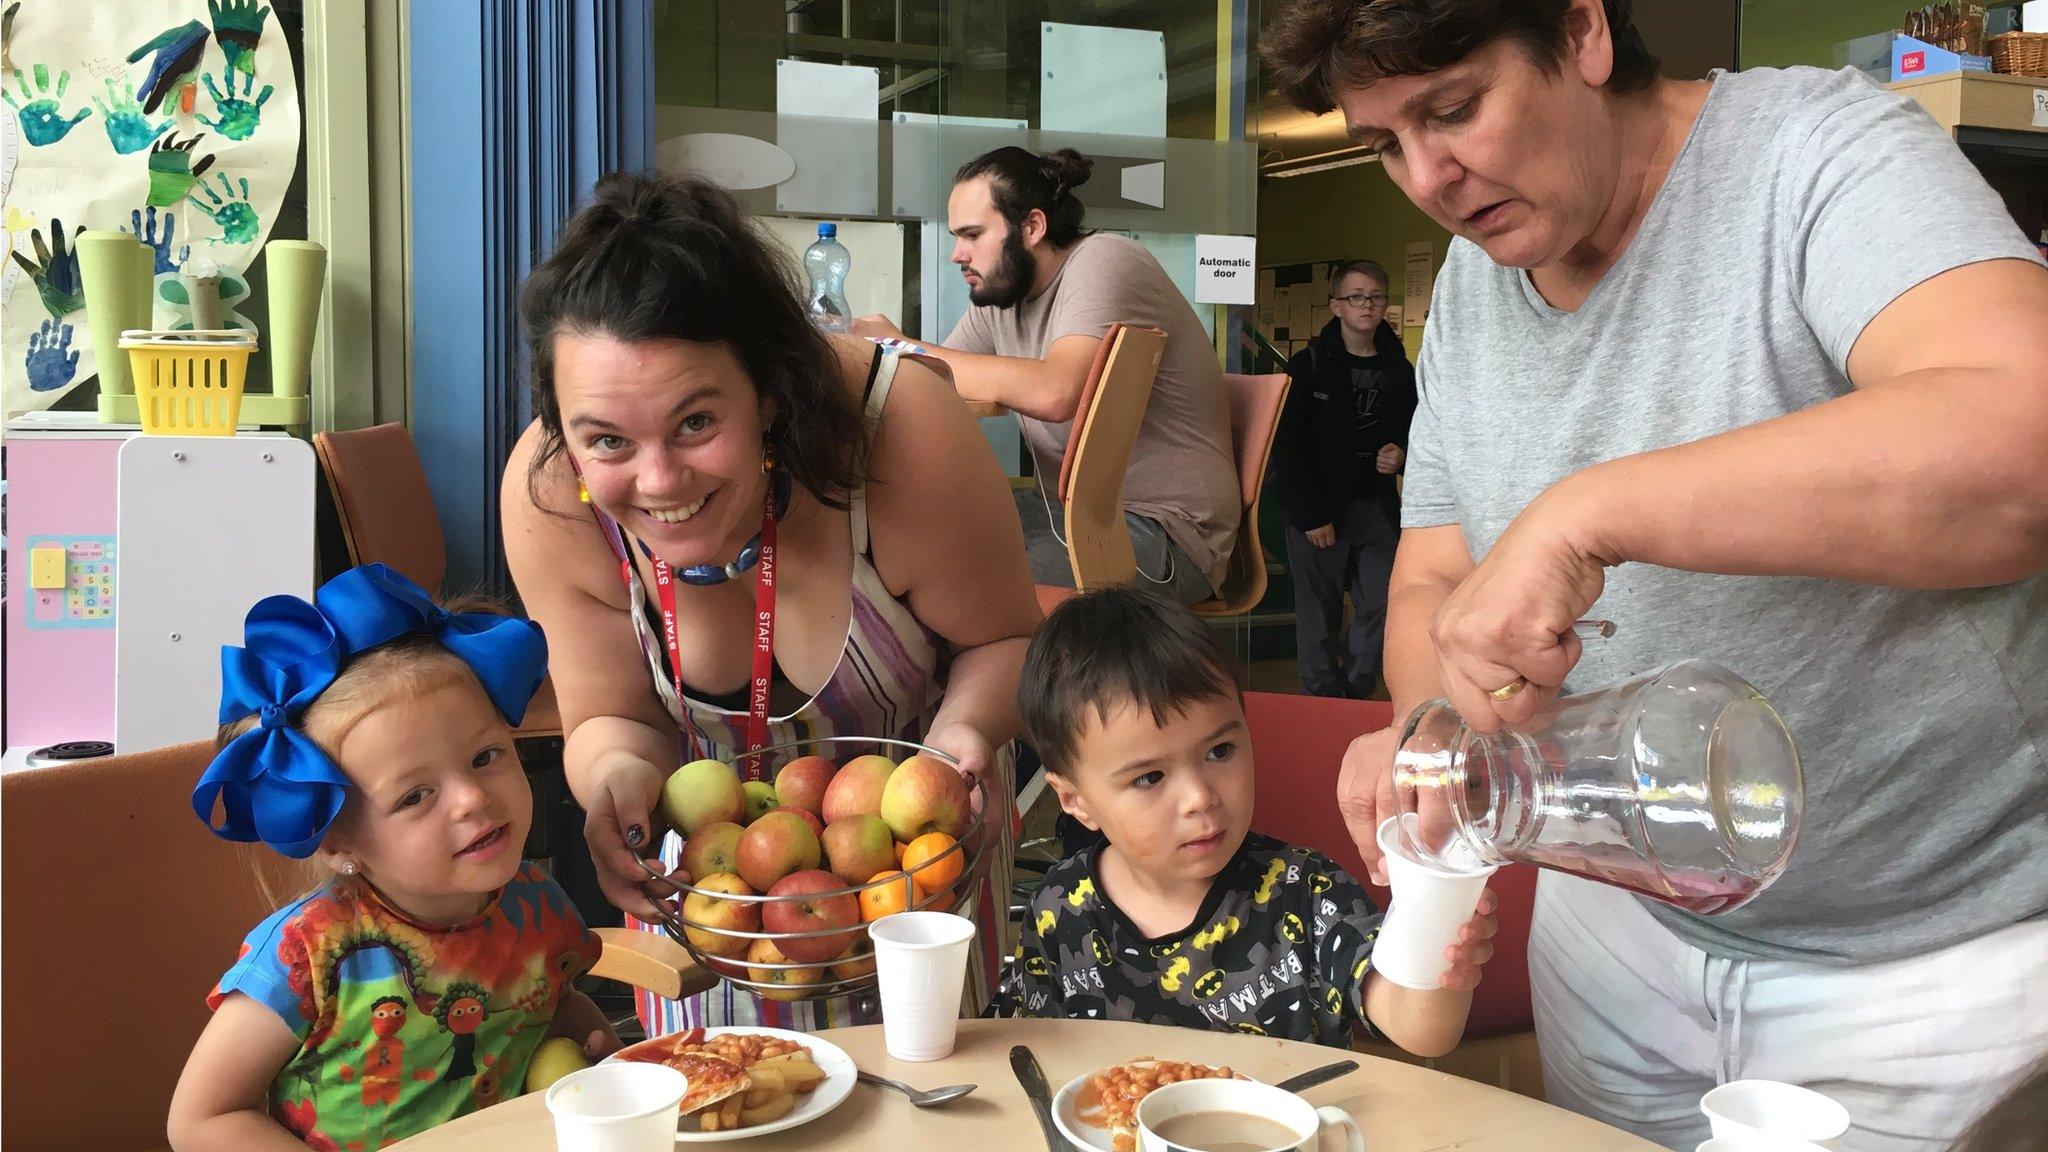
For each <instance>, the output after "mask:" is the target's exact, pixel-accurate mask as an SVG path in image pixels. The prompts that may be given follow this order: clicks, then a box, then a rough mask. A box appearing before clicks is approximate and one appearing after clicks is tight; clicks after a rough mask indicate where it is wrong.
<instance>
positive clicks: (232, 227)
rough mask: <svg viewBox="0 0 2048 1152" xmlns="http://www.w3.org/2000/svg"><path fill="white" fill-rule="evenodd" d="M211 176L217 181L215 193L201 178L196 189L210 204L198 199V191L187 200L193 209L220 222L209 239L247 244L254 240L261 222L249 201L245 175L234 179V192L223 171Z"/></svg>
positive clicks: (247, 179) (247, 182) (217, 242)
mask: <svg viewBox="0 0 2048 1152" xmlns="http://www.w3.org/2000/svg"><path fill="white" fill-rule="evenodd" d="M214 177H215V179H217V180H219V181H220V191H219V192H215V191H214V190H213V189H211V188H209V187H207V186H206V183H205V182H204V181H201V182H200V184H199V191H200V192H204V193H206V199H207V200H208V201H211V203H210V204H208V203H203V202H201V201H200V199H199V196H198V193H194V194H193V195H192V196H191V197H190V200H189V202H190V203H191V205H192V206H193V207H194V208H197V209H199V210H200V211H201V212H204V213H206V214H207V215H208V216H211V217H212V218H213V222H214V223H215V224H218V225H220V235H219V236H217V237H215V238H214V240H213V242H214V243H215V244H247V243H249V242H250V241H252V240H254V239H256V236H257V234H258V233H259V232H261V231H262V230H263V222H262V221H261V220H259V219H257V217H256V209H255V208H254V207H252V206H251V205H250V203H249V178H248V177H247V176H244V177H242V178H241V180H240V181H238V183H239V184H240V185H241V191H240V192H239V193H237V192H236V191H235V189H234V187H233V186H231V185H230V184H229V183H228V174H227V173H225V172H216V173H214Z"/></svg>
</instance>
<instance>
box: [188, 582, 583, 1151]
mask: <svg viewBox="0 0 2048 1152" xmlns="http://www.w3.org/2000/svg"><path fill="white" fill-rule="evenodd" d="M244 639H245V645H244V646H243V647H241V648H234V647H227V648H223V649H222V650H221V683H222V691H221V721H222V725H223V727H222V729H221V748H220V752H219V754H218V755H217V756H216V757H215V758H214V761H213V764H212V765H211V766H210V767H209V768H208V769H207V771H206V774H205V775H204V776H203V777H202V778H201V779H200V781H199V786H198V787H197V788H196V789H194V791H193V793H192V806H193V809H194V811H196V812H197V813H198V814H199V818H200V819H202V820H204V821H206V822H207V824H208V826H209V827H211V828H212V829H213V831H214V833H215V834H216V835H219V836H221V837H223V838H226V839H229V840H239V841H245V842H248V841H256V840H261V841H262V842H264V843H265V844H268V845H270V847H272V848H274V849H276V850H277V851H279V852H281V853H283V854H284V855H286V856H290V857H293V858H295V859H306V858H308V857H312V858H314V859H316V860H317V861H318V863H319V865H320V866H321V867H322V868H324V869H325V870H326V871H327V872H330V873H332V875H331V876H330V877H329V878H328V881H327V883H325V884H323V885H322V886H321V887H320V888H319V889H317V890H316V891H314V892H313V893H312V894H311V895H309V896H306V897H305V898H303V899H301V900H299V901H297V902H296V903H293V904H291V905H288V906H286V907H284V908H282V909H280V910H279V911H278V912H277V913H276V914H274V915H272V916H271V917H270V918H269V919H267V920H265V921H264V922H263V923H262V924H260V925H258V926H257V927H256V930H255V931H253V932H251V933H250V934H249V936H248V938H247V939H246V940H245V941H243V943H242V949H241V955H240V958H239V959H238V960H236V962H235V964H234V966H233V967H232V968H230V969H228V972H227V975H226V976H224V977H222V979H221V982H220V986H219V987H218V988H216V989H215V990H214V991H213V993H212V995H211V996H209V997H208V998H207V1003H208V1005H209V1006H210V1007H211V1008H212V1009H213V1012H214V1015H213V1019H212V1021H211V1022H209V1023H208V1025H207V1027H206V1031H205V1032H204V1033H203V1034H202V1035H201V1036H200V1038H199V1043H198V1045H197V1046H195V1047H194V1049H193V1051H192V1057H191V1059H190V1060H189V1061H188V1062H187V1063H186V1065H185V1072H184V1076H183V1077H182V1078H181V1079H180V1081H179V1083H178V1089H177V1093H176V1094H175V1096H174V1097H173V1098H172V1100H171V1112H170V1141H171V1145H172V1147H174V1148H176V1149H177V1150H178V1152H200V1150H205V1149H235V1150H236V1152H257V1150H262V1149H299V1148H304V1147H308V1146H310V1147H312V1148H316V1149H340V1148H351V1149H356V1148H362V1149H369V1148H378V1147H382V1146H383V1145H385V1144H388V1143H391V1142H393V1141H396V1140H400V1139H403V1138H404V1137H407V1136H411V1135H413V1134H414V1133H417V1132H421V1131H424V1130H426V1129H428V1128H431V1127H433V1126H434V1125H436V1124H439V1123H441V1122H443V1121H445V1120H449V1119H452V1118H454V1117H457V1116H461V1115H463V1114H465V1113H468V1112H471V1111H474V1110H476V1109H478V1108H482V1107H485V1106H487V1105H490V1104H493V1103H496V1102H497V1101H499V1100H502V1099H505V1098H507V1097H511V1096H516V1095H518V1094H519V1093H520V1091H521V1089H522V1087H523V1085H524V1083H525V1080H526V1070H527V1065H528V1063H529V1062H530V1061H531V1060H532V1058H533V1053H534V1049H535V1048H536V1047H538V1046H539V1044H540V1042H541V1041H542V1040H543V1039H545V1038H547V1037H549V1036H570V1037H573V1038H575V1039H577V1040H579V1041H580V1042H581V1043H582V1045H583V1048H584V1051H585V1053H586V1054H587V1055H590V1056H592V1057H596V1056H601V1055H604V1054H606V1053H607V1052H609V1051H612V1050H615V1049H616V1048H617V1047H618V1039H617V1038H616V1037H615V1036H613V1035H612V1033H611V1030H610V1028H609V1027H608V1026H607V1025H606V1023H605V1020H604V1017H603V1016H602V1014H600V1013H599V1012H598V1010H597V1006H596V1005H595V1004H593V1003H592V1002H591V1001H590V999H589V998H588V997H587V996H584V995H583V994H582V993H580V992H577V991H575V990H574V989H573V988H572V987H571V985H570V982H571V981H572V980H574V979H575V978H576V977H577V976H579V975H581V974H583V973H584V972H585V971H586V970H588V969H589V967H590V965H591V964H592V963H593V962H594V961H595V960H596V958H597V953H598V947H599V945H598V941H597V938H596V936H595V935H593V934H592V933H591V931H590V930H589V929H588V928H586V927H585V926H584V923H583V919H582V917H581V916H579V915H578V914H577V912H576V909H575V907H574V906H573V905H572V904H571V903H570V902H569V898H568V896H567V895H566V894H565V893H564V892H563V891H562V890H561V889H560V888H559V887H557V886H556V885H555V883H554V882H553V881H552V880H550V879H548V877H547V876H546V875H545V874H543V873H542V872H541V871H540V870H539V869H537V868H534V867H532V866H530V865H523V864H522V863H521V861H520V855H519V853H520V847H521V846H522V845H523V844H524V843H525V841H526V831H527V827H528V825H529V824H530V823H531V822H532V815H533V796H532V794H531V792H530V791H529V790H528V789H527V784H526V776H525V774H524V773H523V772H522V771H521V770H520V766H519V758H518V756H517V754H516V753H515V752H514V751H513V748H512V730H511V726H512V725H514V724H516V723H518V721H519V717H520V716H521V715H522V714H523V713H524V712H525V710H526V704H527V701H528V700H529V699H531V698H532V696H533V692H534V689H535V688H536V687H537V686H538V685H539V683H540V679H541V676H542V674H543V672H544V671H545V669H546V666H547V645H546V643H545V641H544V640H543V639H542V638H541V633H540V629H539V628H538V627H536V626H535V625H534V624H532V623H530V622H528V621H524V620H516V619H512V618H509V617H503V616H494V615H488V614H484V613H452V614H451V613H450V612H448V611H446V610H444V609H442V608H441V607H439V606H437V605H436V604H435V603H434V602H433V600H432V598H431V597H430V596H428V594H427V593H426V592H425V591H424V590H423V589H421V588H420V587H419V586H418V585H416V584H413V583H412V582H411V581H409V580H407V579H405V578H404V577H403V576H400V575H398V574H397V573H395V572H392V571H391V570H390V569H388V568H386V567H385V566H383V565H382V564H372V565H369V566H367V567H364V568H357V569H354V570H352V571H349V572H345V573H343V574H342V575H340V576H337V577H335V578H334V579H333V580H332V581H329V582H328V583H327V584H326V585H325V586H324V587H322V588H321V589H320V591H319V593H318V594H317V596H316V598H315V600H314V602H313V603H311V604H308V603H307V602H305V601H303V600H300V599H297V598H296V597H291V596H273V597H270V598H269V599H267V600H264V601H262V602H261V603H259V604H257V605H256V606H255V607H254V608H253V609H251V610H250V612H249V617H248V621H247V623H246V626H245V636H244ZM216 806H218V808H219V810H220V812H221V813H222V816H223V823H221V824H219V825H215V824H214V812H215V809H216Z"/></svg>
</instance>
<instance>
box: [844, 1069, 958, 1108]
mask: <svg viewBox="0 0 2048 1152" xmlns="http://www.w3.org/2000/svg"><path fill="white" fill-rule="evenodd" d="M856 1075H858V1076H859V1078H860V1080H861V1082H862V1083H863V1084H873V1085H875V1086H876V1087H879V1088H894V1089H895V1090H897V1091H898V1092H901V1093H903V1094H904V1095H905V1096H908V1097H910V1102H911V1103H912V1104H915V1105H917V1106H918V1107H919V1108H931V1107H934V1106H936V1105H939V1104H944V1103H945V1102H947V1101H948V1100H958V1099H959V1098H961V1097H962V1096H965V1095H967V1094H968V1093H969V1092H972V1091H974V1089H975V1088H976V1087H977V1085H973V1084H948V1085H946V1086H945V1087H944V1088H934V1089H932V1090H931V1091H929V1092H920V1091H918V1090H917V1089H915V1088H912V1087H911V1086H910V1085H908V1084H905V1083H903V1082H902V1081H900V1080H890V1079H888V1078H887V1077H883V1076H877V1075H875V1074H873V1073H872V1072H859V1073H856Z"/></svg>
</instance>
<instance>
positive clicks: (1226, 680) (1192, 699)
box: [1017, 585, 1238, 780]
mask: <svg viewBox="0 0 2048 1152" xmlns="http://www.w3.org/2000/svg"><path fill="white" fill-rule="evenodd" d="M1220 697H1230V698H1233V699H1235V698H1238V688H1237V668H1236V666H1235V664H1234V663H1233V662H1232V660H1231V657H1230V653H1229V652H1227V651H1225V650H1224V647H1223V645H1222V644H1220V643H1218V642H1217V640H1216V637H1215V636H1213V635H1211V634H1210V632H1209V629H1208V628H1207V627H1206V626H1204V625H1203V623H1202V622H1201V620H1199V619H1197V618H1196V617H1195V615H1194V613H1192V612H1189V611H1188V610H1187V609H1185V608H1183V607H1181V606H1180V605H1178V604H1175V603H1173V602H1172V601H1169V600H1166V599H1163V598H1161V597H1159V596H1155V595H1153V594H1152V593H1150V592H1146V591H1143V590H1141V589H1138V588H1133V587H1129V586H1127V585H1118V586H1114V587H1110V588H1100V589H1096V590H1095V591H1092V592H1083V593H1081V594H1080V595H1078V596H1075V597H1072V598H1071V599H1069V600H1067V601H1066V602H1065V603H1063V604H1061V605H1060V606H1059V607H1058V608H1055V609H1053V612H1052V615H1050V616H1047V617H1046V618H1045V623H1044V624H1042V625H1040V626H1039V629H1038V634H1037V635H1035V636H1033V637H1032V638H1031V647H1030V648H1029V649H1028V650H1027V651H1026V652H1025V653H1024V668H1023V671H1022V672H1021V673H1020V674H1019V675H1018V678H1017V705H1018V711H1019V712H1021V713H1022V714H1023V717H1024V735H1025V738H1026V739H1028V740H1030V741H1031V745H1032V747H1034V748H1036V749H1037V750H1038V758H1039V760H1040V761H1042V762H1043V763H1044V764H1045V770H1046V771H1047V772H1050V773H1052V774H1053V775H1055V776H1061V777H1064V778H1066V779H1069V780H1071V779H1073V777H1074V769H1075V768H1076V767H1078V766H1079V765H1078V764H1077V762H1076V760H1077V757H1076V753H1078V752H1079V751H1080V743H1081V733H1082V731H1083V730H1084V728H1085V727H1086V725H1087V720H1088V714H1089V713H1090V712H1091V711H1092V712H1093V713H1094V714H1095V719H1096V722H1097V723H1102V722H1104V721H1107V720H1108V719H1109V717H1110V714H1111V713H1112V712H1114V711H1115V710H1117V709H1118V708H1121V707H1125V706H1129V707H1133V708H1140V709H1143V710H1145V711H1147V712H1149V713H1151V715H1152V722H1153V723H1154V724H1165V723H1166V719H1167V714H1168V713H1174V712H1182V711H1185V710H1187V708H1188V707H1189V706H1190V705H1193V704H1195V703H1197V702H1199V701H1202V700H1213V699H1217V698H1220Z"/></svg>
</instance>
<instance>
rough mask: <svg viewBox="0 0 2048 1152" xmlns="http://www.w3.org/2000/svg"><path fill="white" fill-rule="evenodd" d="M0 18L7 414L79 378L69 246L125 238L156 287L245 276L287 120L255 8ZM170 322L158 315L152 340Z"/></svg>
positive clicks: (132, 4)
mask: <svg viewBox="0 0 2048 1152" xmlns="http://www.w3.org/2000/svg"><path fill="white" fill-rule="evenodd" d="M0 10H4V17H0V18H4V19H5V20H6V22H7V25H8V27H7V30H6V48H7V52H6V60H5V66H4V67H0V98H4V99H5V101H6V105H7V107H6V108H5V110H4V112H0V199H4V201H5V207H4V213H5V219H4V228H5V231H4V232H0V240H4V242H5V244H6V248H7V253H6V258H5V259H4V260H0V329H4V336H5V339H4V340H0V398H4V402H5V414H6V415H7V416H13V415H16V414H18V413H21V412H25V411H33V410H36V409H41V408H47V407H49V406H50V405H51V404H53V403H55V402H56V401H57V399H58V398H59V397H61V396H63V395H64V394H65V393H66V392H69V391H70V390H71V389H73V388H75V387H77V386H78V385H79V384H81V383H83V382H84V381H86V380H89V379H91V378H92V376H93V374H94V373H95V371H96V367H95V363H94V352H95V349H94V348H93V347H92V337H91V333H90V330H89V329H88V327H87V325H86V317H85V293H84V288H83V286H82V284H81V283H80V280H79V272H78V256H77V252H76V249H75V246H74V243H73V242H74V241H75V239H76V238H77V235H78V233H79V232H81V231H83V230H86V229H90V228H104V229H119V230H122V231H127V232H131V233H134V234H135V235H136V236H137V237H139V238H140V239H141V240H142V241H143V243H145V244H147V245H149V247H150V248H151V249H153V250H154V251H155V253H156V270H157V273H158V274H159V275H161V274H164V273H175V272H176V271H178V269H179V268H180V267H181V266H183V264H184V263H185V262H186V261H187V260H189V259H191V258H192V257H193V256H195V255H201V254H203V255H205V256H207V257H209V258H210V259H212V260H213V261H214V262H215V263H217V264H219V265H220V266H221V269H222V270H223V271H224V272H229V273H239V272H242V271H244V270H246V269H247V268H248V266H249V264H250V262H251V261H253V260H255V259H256V257H257V255H258V253H259V251H260V250H261V248H262V245H263V242H264V241H265V240H266V239H268V238H269V235H270V230H271V225H272V223H273V221H275V219H276V218H277V214H278V210H279V208H280V207H281V206H282V205H283V203H284V198H285V193H286V190H287V189H288V188H289V187H290V186H291V182H292V176H293V173H294V170H295V168H296V166H297V164H298V155H299V134H300V131H301V119H300V100H299V81H298V76H297V75H296V74H295V73H294V71H293V68H292V57H291V51H290V48H289V46H288V45H287V44H286V43H285V39H284V31H283V30H282V28H280V26H279V21H278V20H277V18H276V17H275V16H274V15H273V13H272V12H271V10H270V7H269V6H268V4H267V3H263V2H260V0H120V2H119V3H106V2H96V3H83V4H81V3H78V2H77V0H0ZM229 279H230V280H233V281H239V280H240V279H241V277H239V276H231V277H230V278H229ZM174 321H175V318H174V317H173V316H172V314H171V313H170V311H169V310H168V309H167V307H166V306H165V305H163V304H162V303H161V302H159V304H158V307H157V314H156V318H155V325H156V326H157V327H161V328H169V327H173V326H174ZM110 351H112V350H110ZM113 354H114V355H119V354H120V353H119V352H118V351H113Z"/></svg>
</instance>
